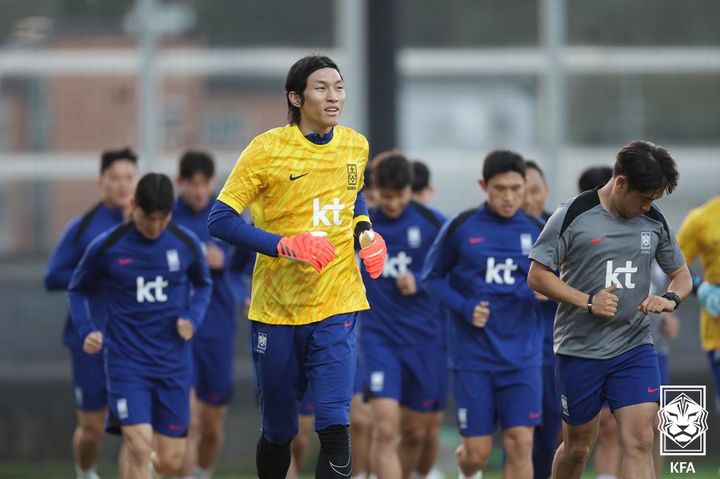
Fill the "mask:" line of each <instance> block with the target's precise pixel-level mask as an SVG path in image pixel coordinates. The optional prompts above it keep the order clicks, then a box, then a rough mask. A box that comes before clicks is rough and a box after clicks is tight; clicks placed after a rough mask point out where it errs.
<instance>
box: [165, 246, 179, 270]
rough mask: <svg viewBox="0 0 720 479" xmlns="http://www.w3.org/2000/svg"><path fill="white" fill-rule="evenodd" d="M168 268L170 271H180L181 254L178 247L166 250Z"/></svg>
mask: <svg viewBox="0 0 720 479" xmlns="http://www.w3.org/2000/svg"><path fill="white" fill-rule="evenodd" d="M165 257H166V258H167V264H168V270H169V271H170V272H175V271H180V255H179V254H178V251H177V250H176V249H169V250H167V251H166V252H165Z"/></svg>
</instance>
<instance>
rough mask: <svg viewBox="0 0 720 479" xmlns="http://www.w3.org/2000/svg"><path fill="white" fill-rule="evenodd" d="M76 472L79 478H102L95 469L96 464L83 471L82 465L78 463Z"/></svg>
mask: <svg viewBox="0 0 720 479" xmlns="http://www.w3.org/2000/svg"><path fill="white" fill-rule="evenodd" d="M75 473H76V474H77V479H100V476H98V475H97V472H96V471H95V466H93V467H91V468H90V469H87V470H85V471H83V470H82V469H80V466H78V465H77V464H76V465H75Z"/></svg>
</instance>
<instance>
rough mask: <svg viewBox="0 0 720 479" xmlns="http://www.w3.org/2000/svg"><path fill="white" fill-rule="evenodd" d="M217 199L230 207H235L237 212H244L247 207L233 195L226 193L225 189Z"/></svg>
mask: <svg viewBox="0 0 720 479" xmlns="http://www.w3.org/2000/svg"><path fill="white" fill-rule="evenodd" d="M217 199H218V200H219V201H222V202H223V203H225V204H226V205H228V206H229V207H230V208H232V209H234V210H235V211H236V212H237V214H240V213H242V212H243V210H244V209H245V205H242V204H240V202H239V201H237V200H236V199H235V198H233V197H232V195H230V194H228V193H225V191H221V192H220V194H219V195H218V197H217Z"/></svg>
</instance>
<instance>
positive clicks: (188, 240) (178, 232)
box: [167, 221, 202, 256]
mask: <svg viewBox="0 0 720 479" xmlns="http://www.w3.org/2000/svg"><path fill="white" fill-rule="evenodd" d="M167 229H168V231H169V232H170V234H171V235H172V236H173V237H175V238H176V239H178V240H179V241H180V242H181V243H182V244H184V245H185V246H186V247H187V248H188V249H189V250H190V251H191V252H192V253H193V254H196V255H198V256H202V247H201V246H200V238H198V236H197V235H196V234H195V233H193V232H192V230H190V229H189V228H187V227H185V226H183V225H181V224H178V223H176V222H174V221H171V222H170V223H169V224H168V227H167Z"/></svg>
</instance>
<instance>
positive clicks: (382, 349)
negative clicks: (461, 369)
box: [362, 341, 447, 413]
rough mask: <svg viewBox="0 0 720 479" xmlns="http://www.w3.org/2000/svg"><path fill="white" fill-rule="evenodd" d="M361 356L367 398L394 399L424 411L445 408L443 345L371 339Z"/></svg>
mask: <svg viewBox="0 0 720 479" xmlns="http://www.w3.org/2000/svg"><path fill="white" fill-rule="evenodd" d="M362 355H363V367H364V368H365V369H364V383H365V386H366V392H367V398H368V399H372V398H389V399H395V400H396V401H398V402H399V403H400V404H401V405H402V406H404V407H406V408H408V409H412V410H413V411H416V412H421V413H424V412H436V411H442V410H443V409H444V408H445V402H446V398H447V359H445V360H443V358H447V354H446V353H445V349H444V348H443V346H442V345H441V344H438V345H436V346H433V347H428V348H422V349H420V348H408V347H400V346H393V345H389V344H383V343H381V342H370V341H368V342H363V345H362Z"/></svg>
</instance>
